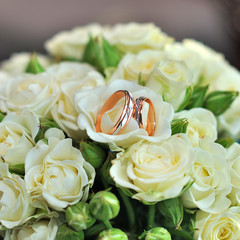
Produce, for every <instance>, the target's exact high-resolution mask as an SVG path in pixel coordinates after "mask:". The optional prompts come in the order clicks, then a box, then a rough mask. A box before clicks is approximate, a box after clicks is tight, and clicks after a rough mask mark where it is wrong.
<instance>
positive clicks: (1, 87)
mask: <svg viewBox="0 0 240 240" xmlns="http://www.w3.org/2000/svg"><path fill="white" fill-rule="evenodd" d="M10 78H11V76H10V75H9V74H8V73H6V72H3V71H1V70H0V111H2V112H7V107H6V102H5V98H4V97H2V96H3V95H4V93H5V85H6V84H7V81H8V80H9V79H10Z"/></svg>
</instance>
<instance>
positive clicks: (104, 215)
mask: <svg viewBox="0 0 240 240" xmlns="http://www.w3.org/2000/svg"><path fill="white" fill-rule="evenodd" d="M89 208H90V212H91V213H92V215H93V216H94V217H95V218H96V219H98V220H100V221H107V220H109V219H112V218H114V217H116V216H117V215H118V213H119V210H120V204H119V201H118V199H117V197H116V196H115V195H114V194H113V193H111V192H107V191H100V192H97V193H96V194H95V195H94V196H93V198H92V199H91V201H90V203H89Z"/></svg>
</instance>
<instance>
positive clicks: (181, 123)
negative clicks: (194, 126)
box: [171, 118, 188, 135]
mask: <svg viewBox="0 0 240 240" xmlns="http://www.w3.org/2000/svg"><path fill="white" fill-rule="evenodd" d="M187 126H188V120H187V119H186V118H179V119H174V120H173V121H172V122H171V129H172V135H174V134H177V133H186V132H187Z"/></svg>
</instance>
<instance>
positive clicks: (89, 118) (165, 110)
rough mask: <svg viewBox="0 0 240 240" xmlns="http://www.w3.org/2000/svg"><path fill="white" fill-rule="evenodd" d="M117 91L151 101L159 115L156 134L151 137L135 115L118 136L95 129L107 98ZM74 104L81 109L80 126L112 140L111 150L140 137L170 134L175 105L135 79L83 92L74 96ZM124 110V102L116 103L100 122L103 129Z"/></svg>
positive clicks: (155, 138)
mask: <svg viewBox="0 0 240 240" xmlns="http://www.w3.org/2000/svg"><path fill="white" fill-rule="evenodd" d="M118 90H128V91H129V92H130V93H131V94H132V95H133V98H134V99H136V98H138V97H140V96H145V97H147V98H149V99H150V100H151V101H152V103H153V106H154V109H155V118H156V127H155V133H154V135H153V136H148V133H147V131H146V130H145V129H140V128H139V127H138V124H137V122H136V120H135V119H134V118H131V119H130V121H129V123H128V124H127V126H126V128H125V129H124V130H123V132H122V133H121V134H119V135H109V134H106V133H104V131H103V132H96V128H95V123H96V119H97V116H98V114H99V111H100V109H101V108H102V106H103V104H104V103H105V102H106V100H107V99H108V98H109V97H110V96H111V95H112V94H113V93H114V92H116V91H118ZM119 102H120V101H119ZM75 107H76V109H77V111H78V112H79V117H78V126H79V128H80V129H81V130H86V132H87V135H88V136H89V138H91V139H93V140H95V141H97V142H102V143H109V145H110V147H111V148H112V149H116V146H119V147H127V146H129V145H131V144H133V143H134V142H137V141H138V140H140V139H146V140H149V141H152V142H158V141H160V140H161V139H165V138H168V137H169V136H170V135H171V126H170V123H171V121H172V118H173V108H172V106H171V105H170V104H169V103H165V102H163V100H162V97H161V96H160V95H159V94H156V93H154V92H153V91H152V90H150V89H148V88H146V87H143V86H140V85H138V84H136V83H134V82H128V81H125V80H116V81H113V82H112V83H111V84H110V85H109V86H108V87H99V88H96V89H93V90H88V91H81V92H79V93H77V94H76V96H75ZM122 110H123V107H122V105H121V104H119V105H118V104H116V107H114V108H113V109H112V110H110V111H108V112H107V113H105V114H104V116H103V118H102V121H101V128H102V129H103V130H104V129H105V130H107V129H110V128H111V127H112V126H114V124H115V123H116V121H117V120H118V118H119V116H120V114H121V113H122ZM105 132H106V131H105Z"/></svg>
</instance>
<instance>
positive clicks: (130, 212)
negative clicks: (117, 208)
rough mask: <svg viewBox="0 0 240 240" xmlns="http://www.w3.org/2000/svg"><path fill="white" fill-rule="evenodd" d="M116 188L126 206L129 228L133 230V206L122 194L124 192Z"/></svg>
mask: <svg viewBox="0 0 240 240" xmlns="http://www.w3.org/2000/svg"><path fill="white" fill-rule="evenodd" d="M117 190H118V193H119V195H120V197H121V198H122V200H123V203H124V205H125V208H126V212H127V215H128V222H129V229H131V232H134V231H135V229H136V224H135V212H134V209H133V206H132V204H131V202H130V200H129V198H128V197H127V196H126V195H125V194H124V192H123V191H122V190H121V189H120V188H117Z"/></svg>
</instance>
